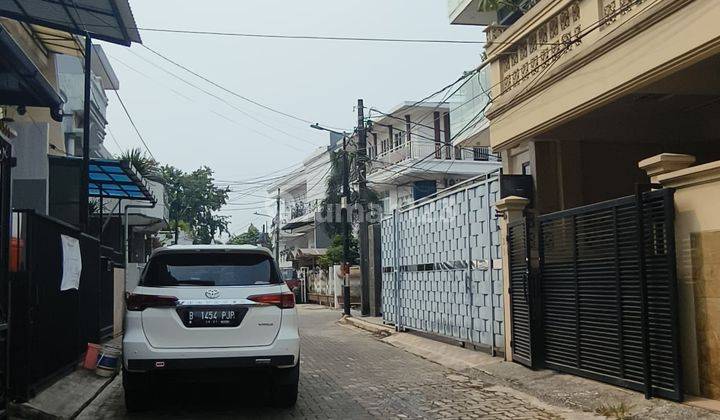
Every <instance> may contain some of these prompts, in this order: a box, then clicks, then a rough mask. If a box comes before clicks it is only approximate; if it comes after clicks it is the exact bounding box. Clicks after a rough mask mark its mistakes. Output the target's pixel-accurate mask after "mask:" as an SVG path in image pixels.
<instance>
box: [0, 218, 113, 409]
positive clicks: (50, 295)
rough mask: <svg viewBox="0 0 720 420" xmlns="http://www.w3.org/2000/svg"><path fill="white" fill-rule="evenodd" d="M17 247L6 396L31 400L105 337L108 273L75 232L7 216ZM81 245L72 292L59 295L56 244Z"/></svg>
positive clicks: (93, 241)
mask: <svg viewBox="0 0 720 420" xmlns="http://www.w3.org/2000/svg"><path fill="white" fill-rule="evenodd" d="M13 229H14V234H15V235H16V239H17V241H18V243H19V244H20V246H19V247H17V248H16V249H15V250H13V254H15V255H14V259H15V261H17V263H16V264H15V265H16V267H15V269H14V270H13V272H12V273H11V276H10V302H11V306H10V333H11V334H10V348H9V358H10V363H9V366H10V372H9V394H10V396H11V397H12V398H13V399H15V400H18V401H25V400H27V399H29V398H31V397H32V396H33V395H34V394H35V393H36V392H37V391H39V390H40V389H42V388H44V387H45V386H48V385H49V384H51V383H52V382H53V381H54V380H56V379H57V378H59V377H60V376H61V375H63V374H64V373H67V372H69V371H71V370H72V369H74V367H75V366H76V365H77V363H78V361H79V360H80V357H81V355H82V354H83V353H84V352H85V350H86V348H87V343H99V342H101V339H102V338H103V335H107V334H108V332H110V333H111V330H112V313H111V311H112V303H113V297H112V291H113V289H112V273H111V272H110V271H109V267H108V265H107V264H105V266H104V268H105V270H103V267H101V261H106V262H107V261H109V260H108V259H104V260H101V254H100V252H101V247H100V241H99V240H98V239H97V238H94V237H92V236H89V235H86V234H84V233H82V232H80V231H79V230H78V229H77V228H76V227H74V226H72V225H69V224H66V223H64V222H62V221H59V220H57V219H53V218H51V217H47V216H43V215H39V214H36V213H34V212H32V211H15V212H13ZM63 235H64V236H68V237H72V238H75V239H77V240H78V241H79V244H80V253H81V259H82V272H81V275H80V284H79V288H78V289H70V290H61V281H62V277H63V251H62V239H61V238H62V236H63Z"/></svg>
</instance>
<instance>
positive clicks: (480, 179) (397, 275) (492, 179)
mask: <svg viewBox="0 0 720 420" xmlns="http://www.w3.org/2000/svg"><path fill="white" fill-rule="evenodd" d="M501 173H502V170H501V169H496V170H493V171H491V172H488V173H485V174H482V175H478V176H476V177H473V178H470V179H467V180H465V181H463V182H460V183H458V184H456V185H454V186H453V187H452V188H448V189H446V190H442V191H439V192H436V193H435V194H432V195H429V196H426V197H423V198H422V199H420V200H417V201H415V202H413V203H412V204H410V205H407V206H406V207H403V208H400V209H394V210H393V214H392V215H391V216H389V217H387V218H386V219H384V220H385V221H388V220H391V224H392V229H393V235H392V237H393V267H383V268H382V271H383V272H384V273H385V272H387V271H386V270H392V273H393V283H394V285H393V287H394V292H395V296H394V299H393V300H394V316H395V322H394V326H395V329H396V330H397V331H406V330H408V329H412V328H408V327H407V326H406V325H405V322H404V319H403V315H402V307H401V302H402V300H403V299H402V297H401V287H400V284H401V273H402V272H404V271H405V270H403V267H401V266H400V253H399V251H400V247H399V223H398V222H399V221H398V219H399V217H398V216H399V215H400V214H401V213H404V212H408V211H411V210H413V209H416V208H418V207H421V206H423V205H425V204H428V203H429V202H432V201H437V200H440V199H442V198H445V197H448V196H451V195H454V194H460V193H462V194H463V195H464V200H463V203H467V205H468V206H469V205H470V198H469V197H468V191H469V190H471V189H473V188H475V187H479V188H485V190H484V191H483V192H484V193H485V194H487V195H486V197H487V199H486V201H484V205H485V206H487V215H486V217H487V222H488V227H487V232H488V235H487V236H488V249H489V255H488V267H487V271H488V273H489V276H490V278H489V281H490V290H491V293H493V292H495V287H494V284H493V279H492V273H493V270H494V264H493V258H492V249H491V248H492V246H494V245H500V246H501V245H502V239H501V240H500V243H499V244H494V243H493V238H492V235H493V231H491V230H490V223H492V221H493V220H495V221H497V220H498V219H499V217H497V216H495V217H494V211H493V207H494V204H496V203H497V202H499V201H501V200H500V199H498V200H496V201H495V203H492V202H491V201H490V191H491V190H492V187H491V184H492V183H497V184H498V190H497V192H498V194H499V192H500V189H499V188H500V175H501ZM477 184H480V185H477ZM483 184H484V185H483ZM467 217H468V219H467V220H468V222H469V220H470V219H469V218H470V214H469V212H468V216H467ZM496 223H497V222H496ZM470 229H471V226H470V224H469V223H468V251H469V252H468V255H467V256H466V257H464V258H463V260H461V261H462V262H463V264H465V265H467V268H466V269H464V270H463V271H465V287H466V292H467V293H468V294H469V295H470V299H471V304H470V306H472V293H471V287H472V273H473V271H474V268H475V265H476V264H475V261H473V259H472V249H471V247H470V246H469V245H470V233H471V230H470ZM497 232H498V233H499V234H500V235H499V236H500V238H502V228H501V227H499V228H498V229H497ZM383 249H384V248H383ZM499 257H500V258H501V259H502V257H503V254H502V251H501V252H500V255H499ZM465 259H466V260H465ZM500 269H501V270H503V269H504V264H503V265H501V267H500ZM499 281H500V282H501V283H503V284H504V275H503V274H501V275H500V279H499ZM503 295H504V293H503V294H501V296H503ZM501 299H502V297H501ZM383 300H384V299H383ZM498 308H502V309H503V311H504V310H505V302H504V300H503V301H502V304H501V305H500V306H496V305H495V303H494V299H493V297H492V295H491V299H490V317H491V327H490V335H491V339H490V344H485V343H482V342H475V341H472V339H471V337H469V338H468V339H467V340H463V339H460V338H458V337H453V336H451V335H446V334H441V333H436V332H431V331H424V330H418V331H419V332H422V333H428V334H431V335H436V336H438V337H443V338H445V339H450V340H454V341H457V342H459V343H461V344H462V345H463V346H466V345H472V346H475V347H477V348H484V347H487V348H488V350H489V353H490V354H491V355H493V356H495V355H496V354H497V351H498V348H499V346H497V339H496V337H495V334H502V335H503V337H505V336H506V329H505V328H499V329H498V328H496V327H495V321H496V317H495V309H498ZM384 313H385V312H384V311H383V314H384ZM384 322H387V321H384ZM503 322H504V325H506V324H507V320H506V319H504V320H503ZM505 341H507V340H505ZM502 351H503V352H504V353H507V351H508V350H507V348H506V346H505V345H503V349H502Z"/></svg>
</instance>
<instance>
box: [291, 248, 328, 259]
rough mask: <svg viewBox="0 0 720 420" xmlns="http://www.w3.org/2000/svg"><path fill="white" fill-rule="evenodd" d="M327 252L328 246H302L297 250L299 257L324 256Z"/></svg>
mask: <svg viewBox="0 0 720 420" xmlns="http://www.w3.org/2000/svg"><path fill="white" fill-rule="evenodd" d="M325 254H327V249H326V248H300V249H298V250H297V257H322V256H323V255H325Z"/></svg>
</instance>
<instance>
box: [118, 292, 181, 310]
mask: <svg viewBox="0 0 720 420" xmlns="http://www.w3.org/2000/svg"><path fill="white" fill-rule="evenodd" d="M177 304H178V298H176V297H175V296H157V295H138V294H135V293H128V294H127V297H126V298H125V306H126V307H127V310H128V311H142V310H145V309H147V308H172V307H174V306H177Z"/></svg>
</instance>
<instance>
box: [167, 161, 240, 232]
mask: <svg viewBox="0 0 720 420" xmlns="http://www.w3.org/2000/svg"><path fill="white" fill-rule="evenodd" d="M160 176H161V177H162V180H163V183H164V184H165V192H166V196H167V206H168V212H169V214H170V220H171V222H172V224H173V227H174V229H175V243H177V240H178V234H179V230H180V226H181V225H182V223H181V222H185V223H186V224H187V226H188V228H189V230H190V234H191V235H192V237H193V241H194V242H195V243H198V244H210V243H212V242H213V240H214V238H215V236H216V235H219V234H222V233H224V232H227V231H228V224H229V217H227V216H218V215H217V214H216V213H217V211H218V210H220V209H221V208H222V206H224V205H225V204H227V199H228V193H229V192H230V189H229V188H219V187H217V186H216V185H215V183H214V179H213V171H212V169H210V168H208V167H207V166H203V167H202V168H200V169H197V170H195V171H193V172H190V173H185V172H183V171H182V170H180V169H178V168H175V167H173V166H170V165H165V166H163V167H161V168H160Z"/></svg>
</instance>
